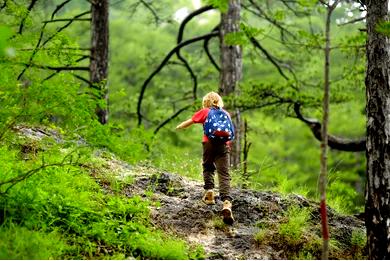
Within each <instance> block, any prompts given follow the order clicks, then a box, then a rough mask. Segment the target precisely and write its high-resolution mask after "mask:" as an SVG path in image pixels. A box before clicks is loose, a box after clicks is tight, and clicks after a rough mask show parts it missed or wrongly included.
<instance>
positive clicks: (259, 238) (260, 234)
mask: <svg viewBox="0 0 390 261" xmlns="http://www.w3.org/2000/svg"><path fill="white" fill-rule="evenodd" d="M267 234H268V231H267V230H266V229H259V230H258V231H257V232H256V233H255V234H254V236H253V239H254V240H255V241H256V243H258V244H261V243H262V242H263V241H264V239H265V238H266V236H267Z"/></svg>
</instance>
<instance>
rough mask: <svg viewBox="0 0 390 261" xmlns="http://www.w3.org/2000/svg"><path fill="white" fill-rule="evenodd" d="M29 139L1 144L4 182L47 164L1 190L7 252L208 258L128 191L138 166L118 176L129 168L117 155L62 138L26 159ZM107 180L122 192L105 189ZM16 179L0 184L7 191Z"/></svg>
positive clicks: (16, 255) (0, 222)
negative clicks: (157, 223)
mask: <svg viewBox="0 0 390 261" xmlns="http://www.w3.org/2000/svg"><path fill="white" fill-rule="evenodd" d="M23 143H24V141H20V140H17V138H15V139H13V143H9V144H8V146H7V145H5V144H2V146H0V161H1V162H3V164H1V165H0V172H1V173H3V175H2V177H1V178H0V183H1V182H4V181H6V180H7V179H12V178H15V177H16V176H21V175H23V174H24V173H28V171H29V170H30V169H34V168H38V169H39V170H38V171H37V172H36V173H34V175H31V176H29V177H26V178H25V179H24V180H22V181H21V182H16V183H15V184H12V185H13V186H12V188H11V189H9V190H8V191H7V193H6V194H4V195H2V196H0V213H1V214H0V258H1V259H43V260H44V259H128V258H130V259H134V258H137V259H189V258H196V259H199V258H202V255H203V254H202V250H201V249H200V248H194V247H190V246H188V245H187V244H186V243H185V242H184V241H183V240H181V239H179V238H177V237H175V236H172V235H170V234H168V233H165V232H163V231H160V230H157V229H155V228H154V227H153V226H152V224H151V222H150V219H149V216H150V213H149V206H150V205H151V204H153V202H151V201H149V200H148V199H147V198H146V199H143V198H140V197H137V196H135V197H131V198H128V197H126V196H123V195H122V193H120V192H121V190H122V188H124V186H126V185H128V184H131V182H132V178H131V171H129V173H128V174H129V175H127V176H122V177H119V176H118V179H116V176H117V175H118V174H120V173H122V174H123V171H124V170H125V169H124V168H122V167H120V166H119V167H118V165H115V164H113V162H112V158H111V157H109V156H107V155H106V154H105V155H104V156H99V155H98V156H97V155H96V153H95V151H94V149H93V148H85V147H84V148H80V147H68V148H65V150H64V148H60V147H59V146H55V145H54V146H52V147H45V149H44V150H41V151H36V150H31V153H34V157H27V158H28V160H22V158H21V157H22V156H25V155H24V154H25V152H23V154H21V153H20V151H21V148H23V147H25V146H22V145H23ZM64 151H65V153H68V156H67V158H65V159H64V154H63V153H64ZM28 153H30V152H28ZM69 153H70V154H69ZM61 162H62V163H63V164H58V166H54V167H47V168H41V169H40V166H42V164H50V163H61ZM103 184H106V185H107V187H108V188H110V190H111V192H115V193H107V191H106V192H105V190H102V187H101V185H103ZM9 185H11V183H9V184H8V183H7V184H4V185H3V186H1V185H0V192H5V190H6V189H7V188H8V186H9ZM108 192H110V191H108Z"/></svg>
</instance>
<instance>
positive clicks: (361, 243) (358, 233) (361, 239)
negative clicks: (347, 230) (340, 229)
mask: <svg viewBox="0 0 390 261" xmlns="http://www.w3.org/2000/svg"><path fill="white" fill-rule="evenodd" d="M366 243H367V236H366V233H365V231H364V230H357V229H356V230H353V231H352V235H351V245H352V246H354V247H358V248H360V249H363V248H364V247H365V246H366Z"/></svg>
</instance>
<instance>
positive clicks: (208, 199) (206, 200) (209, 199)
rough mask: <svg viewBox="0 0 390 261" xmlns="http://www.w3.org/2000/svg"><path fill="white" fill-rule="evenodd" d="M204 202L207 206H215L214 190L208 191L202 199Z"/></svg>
mask: <svg viewBox="0 0 390 261" xmlns="http://www.w3.org/2000/svg"><path fill="white" fill-rule="evenodd" d="M202 200H203V202H204V203H206V204H207V205H213V204H215V199H214V191H213V190H212V189H209V190H207V191H206V192H205V193H204V196H203V198H202Z"/></svg>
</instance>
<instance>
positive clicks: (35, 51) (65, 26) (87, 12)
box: [17, 10, 91, 80]
mask: <svg viewBox="0 0 390 261" xmlns="http://www.w3.org/2000/svg"><path fill="white" fill-rule="evenodd" d="M89 13H91V11H90V10H89V11H86V12H83V13H81V14H79V15H76V16H75V17H73V18H74V19H77V18H80V17H82V16H84V15H86V14H89ZM52 17H53V15H52ZM72 23H73V20H71V21H69V22H68V23H66V24H65V25H63V26H62V27H60V28H59V29H58V30H57V31H56V32H55V33H54V34H52V35H51V36H50V37H49V38H48V39H46V40H45V41H44V42H43V43H42V45H41V42H42V39H43V34H44V30H45V27H46V25H47V23H44V24H43V26H42V28H41V33H40V36H39V39H38V42H37V44H36V45H35V48H34V50H33V52H32V54H31V56H30V59H29V62H28V63H27V65H26V67H25V68H24V69H23V70H22V72H21V73H20V74H19V76H18V78H17V79H18V80H20V79H21V78H22V76H23V74H24V73H25V72H26V71H27V69H28V68H29V67H30V64H31V63H32V61H33V59H34V57H35V55H36V54H37V53H38V51H39V49H40V48H42V47H44V46H45V45H46V44H47V43H48V42H49V41H51V40H52V39H53V38H54V37H55V36H57V34H59V33H60V32H61V31H62V30H64V29H65V28H67V27H68V26H69V25H71V24H72Z"/></svg>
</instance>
